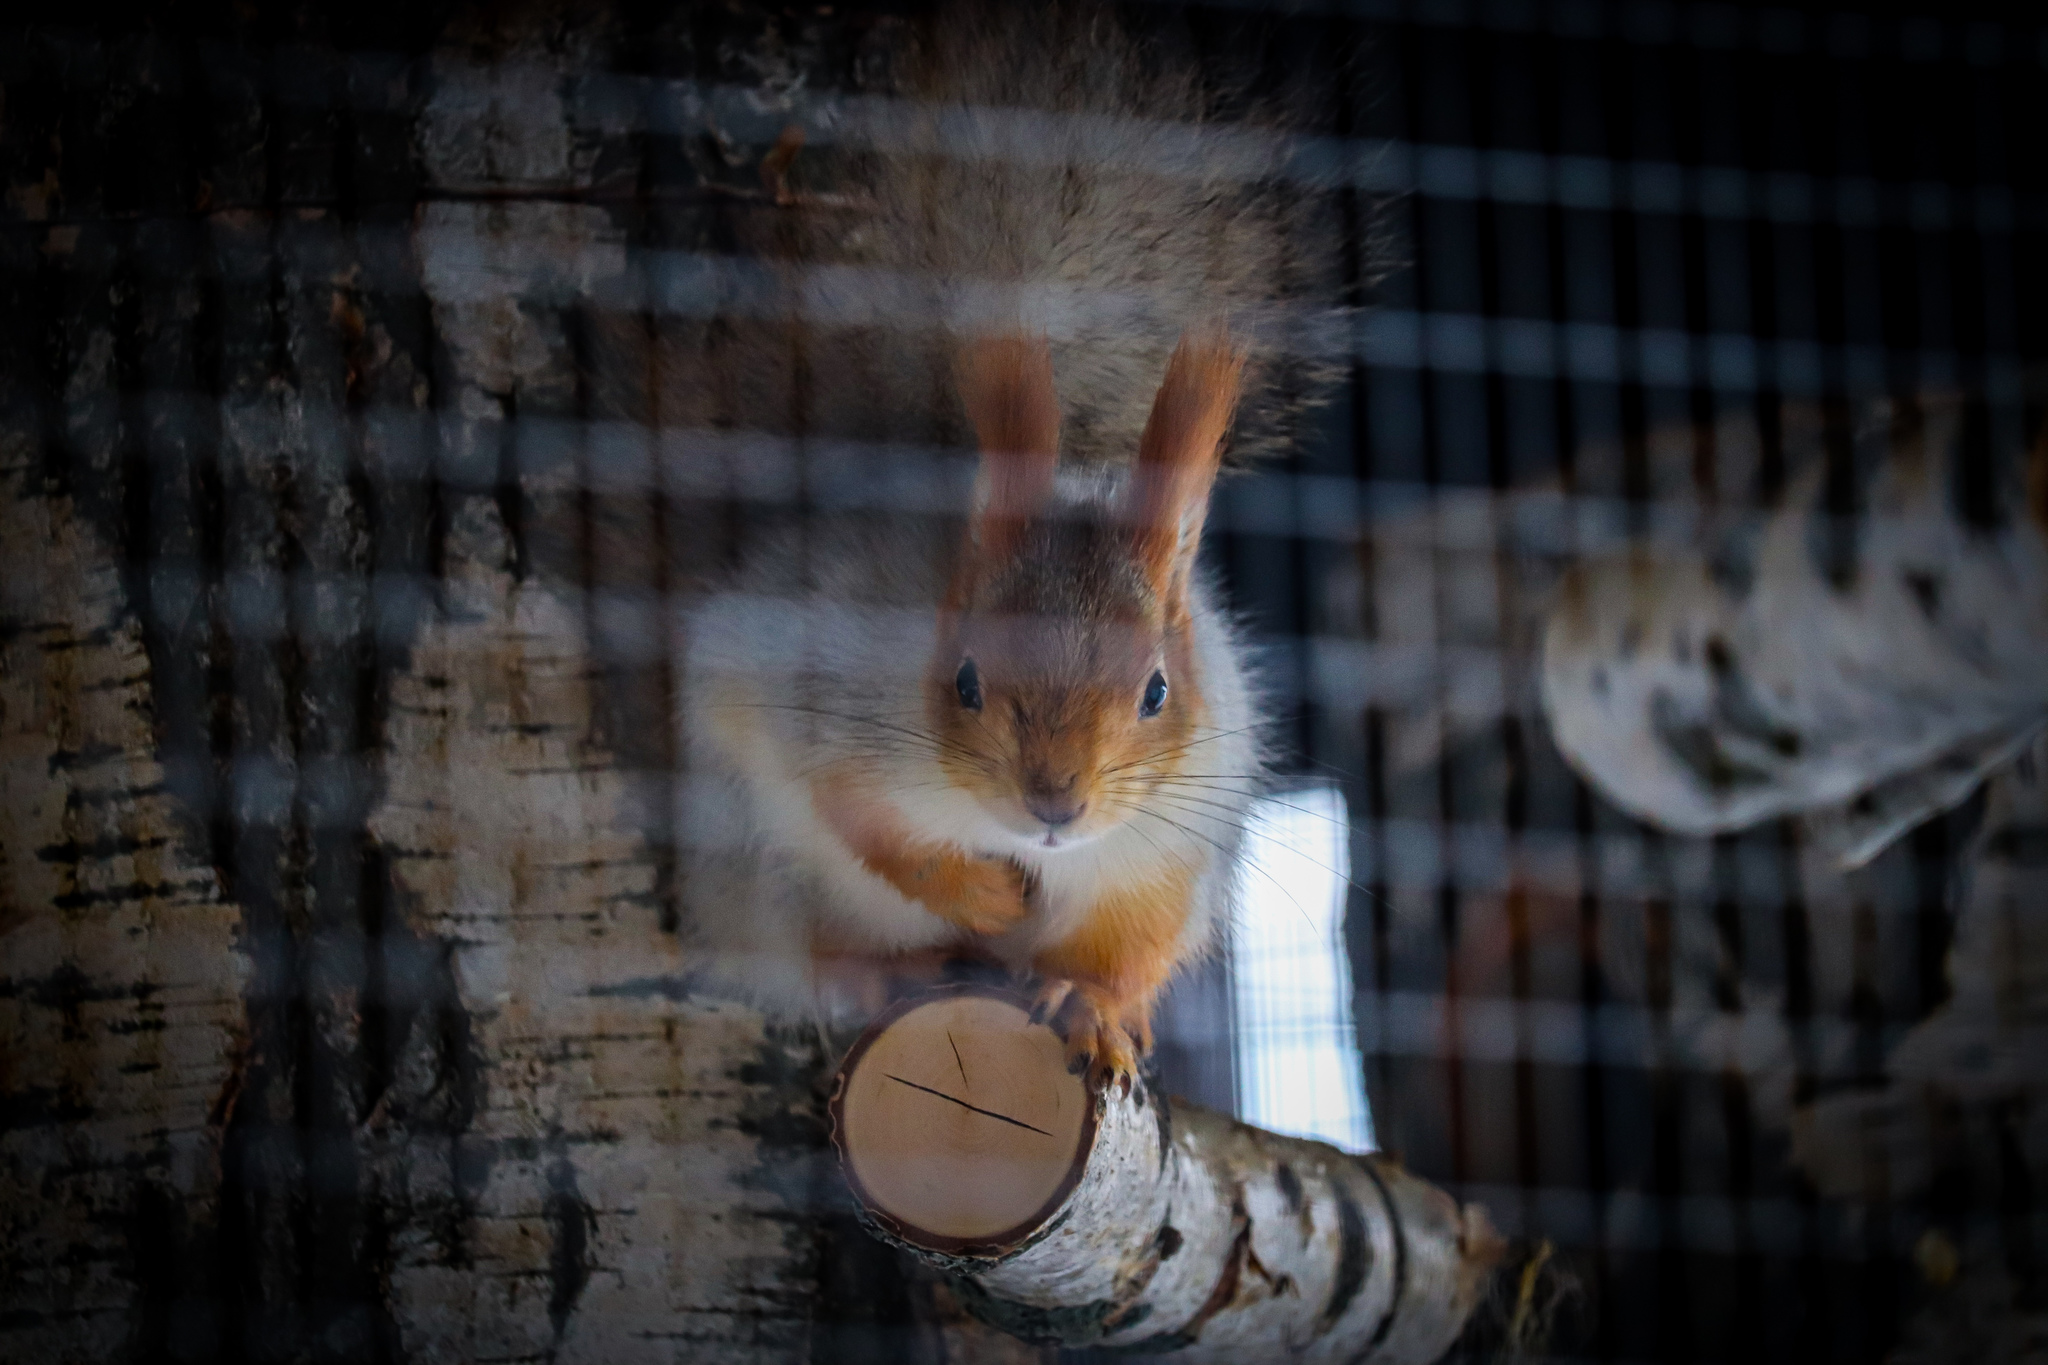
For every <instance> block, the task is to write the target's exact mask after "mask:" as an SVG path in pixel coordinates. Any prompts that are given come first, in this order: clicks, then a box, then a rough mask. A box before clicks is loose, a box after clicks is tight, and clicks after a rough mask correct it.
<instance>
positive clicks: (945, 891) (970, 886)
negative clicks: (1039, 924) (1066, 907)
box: [921, 857, 1030, 934]
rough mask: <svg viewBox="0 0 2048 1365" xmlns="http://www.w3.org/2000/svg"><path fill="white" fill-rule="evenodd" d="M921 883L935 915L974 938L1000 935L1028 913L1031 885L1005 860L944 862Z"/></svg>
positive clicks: (949, 859)
mask: <svg viewBox="0 0 2048 1365" xmlns="http://www.w3.org/2000/svg"><path fill="white" fill-rule="evenodd" d="M921 880H923V881H924V882H925V883H926V886H925V888H924V889H925V895H924V897H923V900H924V903H925V905H926V906H928V907H930V909H931V910H932V912H933V913H934V914H937V915H939V916H940V917H942V918H944V919H948V920H951V921H952V922H953V923H955V924H957V925H959V926H960V927H961V928H963V929H970V930H972V931H973V932H975V933H977V934H1000V933H1003V932H1005V931H1007V930H1009V929H1011V928H1014V927H1015V926H1016V924H1017V921H1019V920H1021V919H1023V918H1024V916H1025V915H1026V914H1028V913H1030V906H1029V904H1027V902H1026V897H1027V895H1028V894H1029V892H1030V881H1029V879H1028V878H1027V877H1026V876H1025V874H1024V869H1023V868H1021V867H1019V866H1017V865H1016V864H1015V863H1013V862H1011V861H1009V860H1008V859H1007V858H961V857H953V858H947V859H944V860H943V861H942V862H937V863H935V864H934V865H933V866H932V867H931V868H930V869H929V870H928V871H927V872H926V873H925V875H924V876H923V878H921Z"/></svg>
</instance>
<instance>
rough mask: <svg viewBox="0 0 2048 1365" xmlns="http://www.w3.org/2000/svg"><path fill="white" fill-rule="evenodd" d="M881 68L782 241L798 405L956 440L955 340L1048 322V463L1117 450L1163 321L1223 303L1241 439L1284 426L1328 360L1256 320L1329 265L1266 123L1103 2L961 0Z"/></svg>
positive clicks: (1327, 237)
mask: <svg viewBox="0 0 2048 1365" xmlns="http://www.w3.org/2000/svg"><path fill="white" fill-rule="evenodd" d="M892 85H893V87H894V91H895V93H894V94H893V96H891V97H889V98H886V99H878V100H872V101H863V102H859V103H858V107H856V108H854V109H853V110H852V111H851V112H850V115H849V117H850V120H851V122H852V125H853V126H852V127H851V128H850V130H849V131H850V134H851V136H850V137H849V139H848V142H849V144H850V145H851V146H853V147H855V148H857V149H858V150H855V151H853V152H851V153H850V154H847V155H844V156H842V157H840V158H838V159H837V162H836V164H830V165H829V173H830V179H831V181H832V182H833V183H832V184H831V186H830V192H831V193H832V195H833V196H834V202H835V203H836V204H838V205H839V206H840V207H839V208H837V209H835V210H833V211H827V212H820V213H817V214H814V215H810V216H809V218H808V219H807V221H806V222H805V224H804V227H803V230H802V231H800V232H796V233H791V234H788V235H787V237H786V238H785V242H784V245H783V250H784V252H785V254H786V258H787V259H789V260H790V261H791V263H792V264H793V265H795V266H796V267H797V270H798V272H799V273H800V274H801V275H802V277H803V283H802V286H801V288H802V290H803V298H804V304H805V309H806V312H807V314H808V315H809V316H808V326H807V332H808V345H809V352H810V355H811V357H812V358H813V361H814V363H812V364H811V366H810V378H811V382H812V383H813V385H814V389H815V394H816V399H817V401H816V402H815V404H814V406H813V409H812V413H811V416H812V419H813V420H814V421H817V422H821V423H823V424H825V425H828V426H835V427H836V426H851V427H853V428H856V429H862V428H876V429H878V431H879V429H881V428H884V427H887V426H893V427H895V429H896V430H897V431H899V432H902V431H905V430H906V428H907V429H908V430H909V431H910V432H912V433H915V432H916V431H917V430H918V428H919V427H927V430H928V432H929V434H930V435H931V436H934V437H937V438H939V439H942V440H947V441H953V440H957V439H958V438H959V436H960V434H961V433H960V431H959V426H958V420H957V410H956V407H955V404H954V402H953V400H952V398H951V396H950V394H949V393H948V392H947V390H948V389H949V388H950V385H949V383H948V382H947V376H948V375H949V373H950V363H949V356H950V354H952V353H954V352H957V350H958V347H959V344H960V341H961V339H962V338H963V337H965V336H969V335H974V334H977V333H980V334H986V333H990V332H1002V331H1008V330H1019V329H1021V330H1023V331H1026V332H1030V333H1039V332H1042V333H1045V334H1046V335H1048V336H1049V337H1050V338H1051V340H1052V344H1053V360H1054V370H1055V374H1056V376H1057V382H1058V386H1059V391H1060V398H1061V403H1062V407H1063V416H1064V426H1063V447H1064V455H1065V458H1067V459H1068V460H1077V461H1083V462H1098V461H1114V462H1121V461H1124V460H1128V459H1130V458H1131V456H1132V454H1133V452H1135V451H1136V449H1137V444H1138V438H1139V435H1140V433H1141V432H1142V430H1143V428H1144V424H1145V417H1146V413H1147V410H1148V408H1149V405H1150V402H1151V397H1152V393H1153V391H1154V390H1155V389H1156V388H1157V386H1158V384H1159V380H1160V376H1161V375H1162V374H1163V373H1164V372H1165V367H1166V360H1167V357H1168V355H1169V354H1170V353H1171V352H1172V350H1173V347H1174V345H1175V343H1176V341H1177V339H1178V338H1179V336H1180V334H1181V333H1182V332H1183V331H1184V330H1186V329H1187V328H1190V327H1194V326H1200V325H1204V324H1213V323H1215V322H1217V321H1219V320H1222V321H1227V322H1228V323H1230V324H1231V326H1232V328H1233V330H1234V331H1235V332H1237V333H1238V334H1239V335H1241V336H1245V337H1248V338H1249V339H1250V340H1251V341H1252V343H1253V360H1254V369H1253V373H1252V375H1251V379H1250V383H1249V384H1248V388H1247V395H1248V397H1247V402H1246V405H1245V412H1244V414H1243V417H1242V419H1241V421H1240V426H1239V433H1238V439H1237V441H1236V442H1235V443H1234V447H1233V449H1234V452H1235V455H1236V457H1237V458H1238V459H1243V458H1244V457H1246V456H1247V455H1248V454H1251V453H1253V452H1255V451H1257V450H1258V449H1260V448H1261V447H1264V446H1269V445H1271V444H1272V443H1273V442H1275V441H1276V440H1284V439H1286V438H1287V435H1288V424H1289V419H1290V418H1291V417H1292V415H1293V414H1294V412H1295V411H1297V410H1298V409H1299V408H1300V407H1301V406H1302V405H1303V404H1304V402H1309V401H1313V400H1314V398H1315V396H1316V395H1317V392H1318V390H1319V388H1320V387H1321V382H1322V381H1323V380H1324V379H1325V378H1326V377H1327V376H1326V374H1325V372H1324V370H1325V368H1326V367H1323V366H1319V365H1318V364H1317V363H1316V362H1313V361H1309V360H1306V359H1304V358H1302V357H1300V356H1295V357H1293V358H1291V359H1290V358H1286V357H1283V356H1281V355H1280V354H1279V351H1278V348H1277V347H1275V346H1273V345H1270V344H1267V345H1261V344H1260V342H1261V338H1263V337H1266V336H1268V335H1269V333H1270V332H1271V331H1272V330H1273V329H1272V328H1270V327H1269V326H1268V325H1267V324H1268V323H1269V322H1270V321H1271V315H1272V314H1273V312H1274V310H1275V308H1276V306H1279V305H1283V304H1286V303H1288V302H1290V301H1313V302H1314V303H1316V304H1319V305H1321V306H1324V307H1327V306H1329V305H1330V304H1331V303H1332V302H1334V301H1335V298H1336V295H1337V291H1338V288H1339V285H1338V281H1339V280H1340V279H1341V273H1342V272H1341V258H1340V254H1339V251H1340V247H1339V243H1340V238H1339V235H1338V233H1337V232H1336V231H1335V229H1334V226H1333V224H1334V211H1333V206H1332V201H1331V199H1330V197H1329V196H1327V195H1324V194H1320V193H1318V192H1316V191H1315V190H1314V189H1313V188H1312V187H1306V188H1305V187H1303V186H1300V185H1298V184H1297V185H1279V184H1274V183H1271V182H1270V181H1267V180H1263V179H1262V178H1261V176H1262V174H1263V173H1264V172H1265V171H1266V170H1267V169H1268V168H1269V167H1270V164H1271V152H1272V149H1273V148H1274V147H1275V146H1277V144H1278V140H1279V139H1280V137H1281V136H1283V135H1282V134H1281V133H1279V132H1278V131H1277V130H1275V129H1274V128H1273V127H1272V126H1271V125H1270V124H1269V123H1265V122H1260V123H1245V122H1234V123H1225V122H1222V121H1220V120H1219V119H1218V118H1217V117H1216V116H1215V111H1216V109H1217V106H1218V105H1219V103H1220V102H1221V100H1222V99H1223V98H1224V97H1225V96H1226V95H1228V94H1229V92H1225V91H1221V90H1218V89H1217V88H1216V87H1215V86H1214V85H1213V84H1208V83H1205V81H1204V80H1203V78H1202V76H1201V73H1200V72H1199V70H1198V69H1197V65H1196V63H1195V61H1194V60H1193V58H1192V56H1191V55H1189V54H1176V53H1170V52H1168V51H1167V50H1165V48H1164V46H1163V45H1162V44H1160V43H1158V42H1144V41H1140V40H1139V39H1137V38H1135V37H1133V36H1132V34H1131V32H1130V31H1128V30H1126V29H1125V28H1124V27H1123V26H1122V25H1121V24H1120V23H1119V22H1118V21H1117V20H1116V18H1115V17H1114V14H1113V12H1112V11H1111V10H1110V9H1109V8H1108V7H1105V6H1099V5H1081V4H1060V5H1052V6H1046V5H1021V4H1007V3H1001V0H970V2H968V3H959V4H955V5H953V6H950V7H948V8H947V9H945V10H944V11H943V12H942V13H941V14H940V16H939V17H938V18H937V19H936V20H935V21H934V22H933V23H932V24H931V25H930V26H929V27H928V28H926V29H924V30H923V31H922V32H920V33H919V34H918V35H917V37H916V38H915V39H914V40H913V41H912V42H911V43H910V44H908V45H907V50H905V51H904V52H903V53H901V54H900V57H899V60H898V61H897V64H896V67H895V71H894V76H893V80H892ZM927 424H928V426H927Z"/></svg>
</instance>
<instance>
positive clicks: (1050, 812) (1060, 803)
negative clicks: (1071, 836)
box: [1024, 784, 1087, 829]
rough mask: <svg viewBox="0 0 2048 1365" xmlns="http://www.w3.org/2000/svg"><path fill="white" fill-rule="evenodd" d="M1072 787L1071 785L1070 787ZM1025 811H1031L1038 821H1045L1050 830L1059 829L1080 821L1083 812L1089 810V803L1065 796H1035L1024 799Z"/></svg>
mask: <svg viewBox="0 0 2048 1365" xmlns="http://www.w3.org/2000/svg"><path fill="white" fill-rule="evenodd" d="M1071 785H1072V784H1069V786H1071ZM1024 809H1025V810H1028V811H1030V812H1031V814H1032V815H1033V816H1034V817H1036V818H1037V819H1040V820H1043V821H1044V822H1045V823H1046V825H1047V826H1049V827H1050V828H1052V829H1058V828H1059V827H1060V826H1062V825H1071V824H1073V823H1074V822H1075V821H1076V820H1078V819H1080V818H1081V812H1082V811H1083V810H1086V809H1087V803H1086V802H1084V801H1076V800H1074V799H1073V798H1072V797H1069V796H1065V795H1061V796H1041V795H1037V794H1033V795H1030V796H1027V797H1025V798H1024Z"/></svg>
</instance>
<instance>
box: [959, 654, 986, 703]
mask: <svg viewBox="0 0 2048 1365" xmlns="http://www.w3.org/2000/svg"><path fill="white" fill-rule="evenodd" d="M953 690H954V691H955V692H958V693H959V694H960V704H961V705H962V706H964V707H966V708H967V709H968V710H970V711H979V710H980V709H981V674H979V673H977V672H975V671H974V660H972V659H962V660H961V661H960V671H959V672H958V673H955V674H954V675H953Z"/></svg>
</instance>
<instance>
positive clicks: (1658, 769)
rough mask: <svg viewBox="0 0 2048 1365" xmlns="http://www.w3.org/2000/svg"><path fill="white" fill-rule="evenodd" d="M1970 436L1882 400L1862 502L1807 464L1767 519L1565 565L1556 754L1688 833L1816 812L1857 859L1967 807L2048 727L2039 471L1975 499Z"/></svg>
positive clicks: (2011, 465)
mask: <svg viewBox="0 0 2048 1365" xmlns="http://www.w3.org/2000/svg"><path fill="white" fill-rule="evenodd" d="M1964 437H1965V414H1964V413H1963V411H1962V410H1961V409H1960V408H1958V407H1955V406H1952V405H1951V406H1947V407H1936V406H1930V407H1927V408H1924V409H1923V408H1922V407H1920V406H1917V405H1912V404H1906V403H1901V404H1898V405H1895V406H1892V407H1889V408H1887V409H1885V410H1882V411H1880V412H1878V413H1877V414H1876V415H1875V417H1874V418H1873V420H1871V421H1870V422H1869V423H1868V424H1867V425H1866V426H1865V427H1864V429H1862V430H1861V431H1859V432H1858V433H1856V444H1855V447H1854V449H1853V451H1852V452H1851V454H1852V458H1851V460H1850V461H1849V464H1850V465H1851V466H1852V469H1851V472H1852V473H1853V474H1855V476H1856V480H1855V482H1856V488H1855V490H1854V491H1855V498H1854V502H1855V506H1854V507H1853V508H1848V509H1845V508H1843V507H1841V506H1839V505H1837V504H1839V503H1840V502H1841V501H1842V498H1841V496H1840V490H1839V489H1832V490H1831V488H1830V483H1831V481H1832V482H1840V481H1839V480H1831V478H1830V476H1831V474H1832V473H1833V472H1834V471H1833V470H1832V469H1830V468H1824V467H1822V463H1821V462H1820V461H1818V460H1817V459H1816V460H1815V461H1814V462H1813V464H1812V466H1811V467H1809V468H1808V470H1807V472H1806V473H1805V474H1804V475H1803V476H1802V477H1801V478H1799V479H1798V480H1796V481H1795V482H1794V484H1793V486H1792V488H1791V489H1790V491H1789V493H1788V495H1787V497H1786V498H1785V500H1784V501H1783V503H1782V504H1781V505H1780V506H1779V507H1778V508H1776V509H1775V510H1773V511H1772V512H1771V513H1770V514H1769V515H1768V516H1766V517H1764V518H1762V519H1760V520H1755V521H1751V520H1739V521H1737V522H1735V523H1733V524H1731V525H1726V526H1723V527H1721V528H1720V530H1719V533H1718V534H1716V535H1714V536H1712V537H1709V538H1707V540H1708V542H1709V543H1705V544H1701V545H1699V546H1696V547H1689V548H1686V549H1682V550H1680V549H1673V550H1657V549H1654V548H1651V547H1648V546H1642V545H1638V546H1632V547H1630V548H1629V549H1628V550H1627V551H1626V552H1625V553H1623V554H1621V555H1618V556H1616V557H1614V558H1612V559H1609V560H1606V561H1602V562H1599V563H1595V564H1592V565H1588V566H1585V567H1584V568H1581V569H1578V570H1575V571H1574V572H1573V573H1572V574H1570V575H1569V576H1568V577H1567V579H1566V581H1565V583H1564V587H1563V591H1562V593H1561V595H1560V598H1559V601H1558V603H1557V606H1556V608H1555V610H1554V612H1553V614H1552V616H1551V618H1550V622H1549V625H1548V629H1547V632H1546V635H1545V639H1544V649H1543V698H1544V705H1545V709H1546V711H1547V713H1548V715H1549V718H1550V725H1551V729H1552V732H1553V733H1554V734H1555V736H1556V738H1557V743H1558V747H1559V748H1560V749H1561V750H1563V752H1564V754H1565V756H1566V757H1567V758H1569V759H1570V760H1571V762H1572V763H1573V765H1574V766H1575V767H1577V768H1578V769H1579V770H1580V771H1581V772H1582V773H1584V774H1585V776H1586V777H1587V778H1588V779H1589V780H1590V781H1591V782H1593V783H1594V784H1595V785H1596V786H1598V787H1599V788H1600V789H1601V790H1602V791H1603V792H1604V793H1605V794H1606V795H1607V796H1608V797H1609V798H1610V799H1611V800H1613V801H1614V802H1615V803H1616V804H1618V805H1620V806H1621V807H1623V808H1624V809H1626V810H1627V811H1629V812H1630V813H1631V814H1634V815H1636V816H1639V817H1641V818H1643V819H1646V820H1649V821H1652V822H1654V823H1656V824H1659V825H1662V826H1663V827H1665V828H1667V829H1670V830H1673V831H1675V832H1678V833H1681V834H1689V835H1707V834H1717V833H1722V832H1724V831H1729V830H1735V829H1740V828H1743V827H1744V826H1747V825H1753V824H1756V823H1758V822H1760V821H1763V820H1767V819H1770V818H1772V817H1774V816H1780V815H1787V814H1807V815H1809V819H1810V823H1811V824H1812V825H1813V826H1814V827H1815V832H1816V833H1817V834H1818V835H1819V837H1820V839H1821V841H1822V842H1823V843H1825V844H1827V845H1829V846H1830V847H1831V848H1832V849H1833V850H1834V851H1835V852H1836V853H1837V854H1838V855H1839V857H1840V859H1841V861H1842V862H1843V863H1844V865H1846V866H1851V867H1853V866H1858V865H1860V864H1862V863H1864V862H1867V861H1868V860H1869V859H1870V858H1871V857H1873V856H1874V855H1875V854H1876V853H1878V852H1879V851H1880V850H1882V849H1883V848H1884V846H1885V845H1886V844H1888V843H1889V842H1890V841H1891V840H1892V839H1894V838H1896V837H1897V836H1898V835H1899V834H1901V833H1903V832H1905V831H1906V830H1908V829H1910V828H1912V827H1913V826H1914V825H1916V824H1918V823H1920V821H1922V820H1924V819H1925V818H1927V817H1928V816H1929V815H1932V814H1934V813H1936V812H1938V811H1940V810H1944V809H1946V808H1948V807H1949V806H1952V805H1954V804H1955V803H1956V802H1958V801H1960V800H1962V799H1963V798H1964V797H1966V796H1968V795H1969V794H1970V793H1971V792H1972V791H1974V790H1975V789H1976V787H1977V785H1978V784H1979V783H1980V782H1981V781H1982V780H1983V778H1984V776H1985V775H1986V774H1987V773H1989V772H1991V771H1992V770H1994V769H1996V768H1997V767H1999V766H2000V765H2002V764H2004V763H2005V762H2007V761H2008V760H2009V759H2010V758H2011V757H2012V756H2013V755H2014V754H2016V753H2017V752H2019V750H2020V749H2021V748H2022V747H2023V746H2024V745H2025V744H2026V742H2027V740H2028V738H2029V737H2030V736H2031V735H2032V734H2033V733H2034V731H2035V730H2036V729H2038V728H2039V726H2040V725H2041V723H2042V720H2043V717H2044V716H2048V688H2044V686H2043V682H2042V679H2043V678H2044V677H2048V535H2044V527H2043V520H2042V512H2041V504H2040V498H2039V489H2040V488H2041V487H2042V486H2043V485H2042V480H2041V470H2040V465H2041V460H2040V458H2039V457H2038V455H2037V457H2036V459H2035V460H2034V461H2033V462H2032V463H2033V467H2032V468H2029V469H2026V470H2025V474H2026V477H2025V478H2024V479H2022V478H2020V477H2017V476H2018V475H2019V474H2020V473H2021V472H2022V462H2021V461H2020V460H2018V459H2017V458H2008V459H2006V460H2005V461H2004V462H2003V463H2002V464H1997V463H1994V467H1993V468H1992V469H1991V470H1990V471H1988V474H1989V476H1990V477H1989V479H1988V484H1989V486H1988V487H1987V488H1983V489H1978V488H1977V484H1978V483H1979V482H1984V481H1985V480H1980V479H1979V477H1978V475H1979V474H1983V473H1987V471H1981V470H1972V469H1970V468H1966V467H1965V461H1964V456H1963V446H1964ZM1973 490H1975V491H1973Z"/></svg>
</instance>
